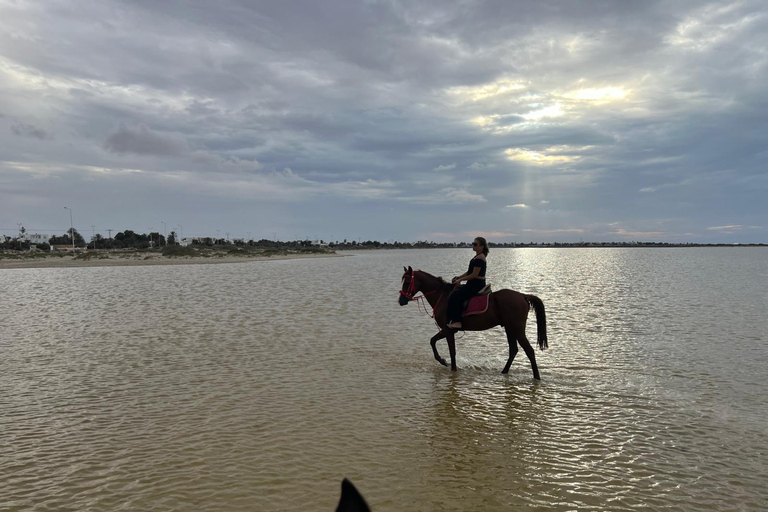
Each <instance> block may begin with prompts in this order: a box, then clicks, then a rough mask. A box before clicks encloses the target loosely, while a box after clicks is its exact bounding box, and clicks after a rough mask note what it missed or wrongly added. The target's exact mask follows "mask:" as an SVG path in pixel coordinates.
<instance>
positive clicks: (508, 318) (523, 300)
mask: <svg viewBox="0 0 768 512" xmlns="http://www.w3.org/2000/svg"><path fill="white" fill-rule="evenodd" d="M403 269H404V270H405V273H404V274H403V287H402V289H401V290H400V301H399V303H400V305H401V306H405V305H406V304H408V301H410V300H413V299H414V295H416V294H417V293H418V292H421V293H422V296H423V297H424V298H425V299H426V300H427V302H429V305H430V306H432V314H433V316H434V319H435V322H436V323H437V326H438V327H439V328H440V332H438V333H437V334H435V335H434V336H433V337H432V339H431V340H430V344H431V345H432V352H433V353H434V356H435V359H437V361H438V362H439V363H440V364H442V365H443V366H448V363H446V362H445V359H443V358H442V357H440V354H439V353H438V352H437V347H436V346H435V343H437V342H438V341H439V340H441V339H443V338H446V341H447V342H448V351H449V352H450V353H451V370H452V371H456V339H455V337H454V334H455V333H456V329H451V328H450V327H448V326H447V321H448V296H449V295H450V294H451V292H452V291H453V288H454V285H453V284H451V283H447V282H445V281H444V280H443V278H441V277H435V276H433V275H431V274H427V273H426V272H424V271H422V270H413V269H412V268H411V267H408V268H405V267H403ZM422 296H419V297H415V298H416V299H421V298H422ZM489 301H490V302H489V304H488V310H487V311H486V312H485V313H482V314H477V315H472V316H465V317H463V318H462V319H461V323H462V327H461V330H462V331H485V330H486V329H490V328H491V327H496V326H497V325H501V326H502V327H504V330H505V331H506V333H507V341H508V342H509V358H508V359H507V364H506V365H504V369H503V370H501V373H507V372H509V367H510V366H511V365H512V361H513V360H514V359H515V355H517V344H518V343H519V344H520V346H521V347H523V350H524V351H525V355H527V356H528V359H529V360H530V361H531V369H533V378H534V379H536V380H540V379H541V377H539V367H538V366H536V355H535V354H534V352H533V347H532V346H531V344H530V343H529V342H528V338H526V337H525V324H526V322H527V321H528V311H530V309H531V307H533V309H534V310H535V311H536V324H537V327H538V332H537V341H538V342H539V349H541V350H544V349H545V348H547V318H546V315H545V313H544V303H543V302H541V299H539V298H538V297H536V296H535V295H526V294H522V293H520V292H516V291H514V290H499V291H497V292H493V293H492V294H491V297H490V299H489Z"/></svg>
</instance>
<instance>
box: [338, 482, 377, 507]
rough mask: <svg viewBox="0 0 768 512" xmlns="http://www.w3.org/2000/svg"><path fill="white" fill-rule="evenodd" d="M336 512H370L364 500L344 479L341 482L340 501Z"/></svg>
mask: <svg viewBox="0 0 768 512" xmlns="http://www.w3.org/2000/svg"><path fill="white" fill-rule="evenodd" d="M336 512H371V509H370V508H368V504H367V503H366V502H365V499H364V498H363V497H362V495H361V494H360V493H359V492H358V490H357V489H356V488H355V486H354V485H352V482H350V481H349V480H347V479H346V478H345V479H344V480H343V481H342V482H341V499H340V500H339V506H338V507H336Z"/></svg>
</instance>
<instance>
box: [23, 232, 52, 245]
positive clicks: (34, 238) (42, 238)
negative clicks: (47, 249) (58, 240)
mask: <svg viewBox="0 0 768 512" xmlns="http://www.w3.org/2000/svg"><path fill="white" fill-rule="evenodd" d="M24 239H25V240H26V241H27V242H29V243H31V244H47V243H48V240H50V239H51V237H50V236H49V235H41V234H40V233H27V234H25V235H24Z"/></svg>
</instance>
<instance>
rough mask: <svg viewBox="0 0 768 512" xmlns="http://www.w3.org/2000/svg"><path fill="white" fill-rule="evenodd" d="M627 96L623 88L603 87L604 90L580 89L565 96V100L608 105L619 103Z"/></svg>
mask: <svg viewBox="0 0 768 512" xmlns="http://www.w3.org/2000/svg"><path fill="white" fill-rule="evenodd" d="M626 96H627V91H625V90H624V89H622V88H621V87H602V88H589V89H579V90H577V91H571V92H567V93H565V94H563V97H564V98H568V99H570V100H578V101H589V102H592V103H595V104H598V105H599V104H603V103H608V102H610V101H617V100H620V99H623V98H625V97H626Z"/></svg>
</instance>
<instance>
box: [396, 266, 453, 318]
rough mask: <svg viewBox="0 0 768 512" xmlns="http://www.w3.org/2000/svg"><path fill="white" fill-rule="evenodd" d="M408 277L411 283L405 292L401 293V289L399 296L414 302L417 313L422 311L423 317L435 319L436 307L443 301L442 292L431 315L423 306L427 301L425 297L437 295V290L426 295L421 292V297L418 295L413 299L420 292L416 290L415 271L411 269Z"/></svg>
mask: <svg viewBox="0 0 768 512" xmlns="http://www.w3.org/2000/svg"><path fill="white" fill-rule="evenodd" d="M408 277H410V278H411V281H410V282H409V283H408V289H407V290H406V291H403V290H402V288H401V290H400V295H402V296H403V297H405V298H406V299H407V300H413V301H416V304H417V305H418V308H419V311H423V312H424V314H425V315H427V316H429V317H431V318H435V310H436V309H437V306H439V305H440V301H441V300H442V299H443V292H442V291H440V297H438V299H437V303H435V307H433V308H432V313H431V314H430V313H429V311H427V306H426V305H425V304H424V302H425V301H427V297H426V296H427V295H431V294H433V293H437V291H438V290H432V291H431V292H426V293H425V292H421V295H419V296H418V297H415V295H416V294H417V293H419V292H420V291H421V290H417V289H416V276H415V271H414V270H413V269H411V272H410V275H409V276H408ZM427 302H429V301H427Z"/></svg>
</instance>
